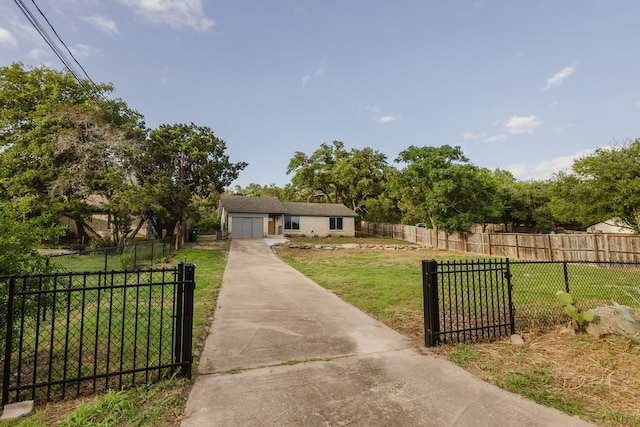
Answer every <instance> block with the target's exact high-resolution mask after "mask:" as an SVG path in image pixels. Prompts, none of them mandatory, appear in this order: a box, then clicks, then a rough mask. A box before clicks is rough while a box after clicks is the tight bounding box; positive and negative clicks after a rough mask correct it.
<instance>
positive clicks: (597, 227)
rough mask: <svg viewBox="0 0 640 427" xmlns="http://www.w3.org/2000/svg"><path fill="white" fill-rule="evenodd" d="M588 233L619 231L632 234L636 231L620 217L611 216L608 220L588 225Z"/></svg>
mask: <svg viewBox="0 0 640 427" xmlns="http://www.w3.org/2000/svg"><path fill="white" fill-rule="evenodd" d="M587 232H588V233H618V234H632V233H634V231H633V230H632V229H631V228H629V227H627V226H626V225H624V224H623V223H622V221H620V219H618V218H611V219H609V220H607V221H602V222H599V223H597V224H593V225H590V226H589V227H587Z"/></svg>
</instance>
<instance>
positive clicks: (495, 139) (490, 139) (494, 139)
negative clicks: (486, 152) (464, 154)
mask: <svg viewBox="0 0 640 427" xmlns="http://www.w3.org/2000/svg"><path fill="white" fill-rule="evenodd" d="M505 139H507V135H505V134H500V135H493V136H490V137H488V138H485V139H483V140H482V141H483V142H499V141H504V140H505Z"/></svg>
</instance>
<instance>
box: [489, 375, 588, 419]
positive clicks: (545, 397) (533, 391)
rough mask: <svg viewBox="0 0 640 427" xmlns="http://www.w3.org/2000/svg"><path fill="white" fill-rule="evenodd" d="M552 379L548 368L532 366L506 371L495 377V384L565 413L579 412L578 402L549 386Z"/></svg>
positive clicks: (579, 405)
mask: <svg viewBox="0 0 640 427" xmlns="http://www.w3.org/2000/svg"><path fill="white" fill-rule="evenodd" d="M554 380H555V379H554V378H553V376H552V375H551V373H550V371H549V369H548V368H542V369H541V368H535V367H533V368H531V369H522V370H513V371H511V372H508V373H507V374H505V375H503V376H501V377H499V378H498V379H497V385H498V386H500V387H502V388H504V389H506V390H508V391H510V392H513V393H518V394H520V395H522V396H525V397H528V398H530V399H532V400H534V401H536V402H538V403H540V404H542V405H545V406H549V407H551V408H556V409H559V410H561V411H563V412H566V413H567V414H576V413H578V412H580V409H581V406H582V405H581V404H580V402H577V401H575V400H574V399H572V398H570V397H568V396H565V395H563V394H562V393H560V392H557V391H553V390H552V389H551V388H550V387H549V384H550V383H551V382H553V381H554Z"/></svg>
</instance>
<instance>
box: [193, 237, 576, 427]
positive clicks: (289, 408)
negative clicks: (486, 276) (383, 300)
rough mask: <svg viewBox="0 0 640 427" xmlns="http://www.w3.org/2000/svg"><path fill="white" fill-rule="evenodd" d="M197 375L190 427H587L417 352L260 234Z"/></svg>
mask: <svg viewBox="0 0 640 427" xmlns="http://www.w3.org/2000/svg"><path fill="white" fill-rule="evenodd" d="M416 268H418V267H416ZM198 371H199V372H198V376H197V378H196V381H195V384H194V386H193V389H192V391H191V394H190V396H189V400H188V402H187V406H186V409H185V419H184V420H183V422H182V426H183V427H195V426H345V425H350V426H477V427H481V426H556V425H557V426H560V425H561V426H582V425H588V424H586V423H584V422H582V421H581V420H580V419H577V418H574V417H570V416H567V415H564V414H562V413H561V412H559V411H556V410H554V409H550V408H546V407H543V406H540V405H537V404H535V403H533V402H531V401H529V400H526V399H524V398H521V397H519V396H517V395H513V394H511V393H508V392H506V391H503V390H501V389H499V388H497V387H494V386H491V385H489V384H487V383H485V382H483V381H480V380H479V379H477V378H476V377H474V376H473V375H471V374H469V373H467V372H466V371H464V370H463V369H461V368H459V367H457V366H455V365H453V364H451V363H449V362H446V361H444V360H441V359H438V358H435V357H430V356H424V355H422V354H420V353H419V352H418V351H417V350H416V349H415V348H414V344H413V343H411V342H410V341H409V340H408V339H407V338H405V337H404V336H402V335H400V334H398V333H396V332H395V331H393V330H392V329H390V328H388V327H386V326H385V325H384V324H382V323H380V322H378V321H376V320H374V319H372V318H371V317H369V316H367V315H366V314H364V313H362V312H361V311H359V310H357V309H356V308H354V307H353V306H351V305H349V304H347V303H345V302H343V301H342V300H340V299H339V298H338V297H336V296H335V295H333V294H332V293H330V292H328V291H326V290H325V289H323V288H321V287H320V286H318V285H317V284H316V283H314V282H312V281H311V280H309V279H308V278H306V277H305V276H303V275H302V274H300V273H298V272H297V271H296V270H294V269H292V268H290V267H289V266H287V265H286V264H284V263H283V262H281V261H280V260H279V259H278V258H277V257H276V256H275V255H274V254H273V253H272V251H271V249H270V247H269V246H268V245H267V244H266V243H265V242H264V241H263V240H234V241H233V242H232V243H231V251H230V253H229V259H228V262H227V268H226V270H225V273H224V278H223V284H222V289H221V292H220V296H219V298H218V307H217V309H216V313H215V317H214V320H213V325H212V327H211V331H210V335H209V337H208V338H207V341H206V344H205V348H204V351H203V354H202V357H201V360H200V366H199V369H198Z"/></svg>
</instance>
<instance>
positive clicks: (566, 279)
mask: <svg viewBox="0 0 640 427" xmlns="http://www.w3.org/2000/svg"><path fill="white" fill-rule="evenodd" d="M562 269H563V270H564V291H565V292H566V293H569V269H568V268H567V261H563V262H562Z"/></svg>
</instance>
